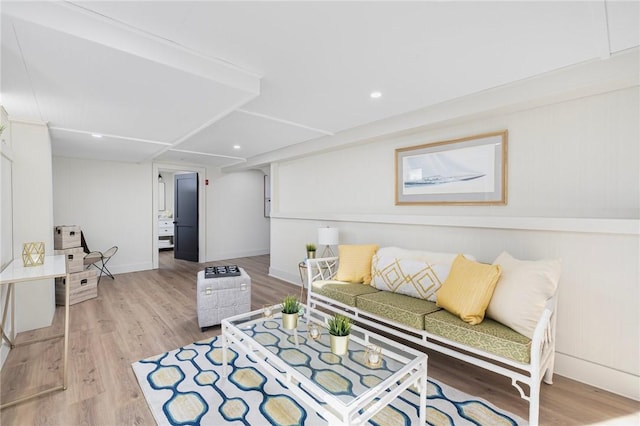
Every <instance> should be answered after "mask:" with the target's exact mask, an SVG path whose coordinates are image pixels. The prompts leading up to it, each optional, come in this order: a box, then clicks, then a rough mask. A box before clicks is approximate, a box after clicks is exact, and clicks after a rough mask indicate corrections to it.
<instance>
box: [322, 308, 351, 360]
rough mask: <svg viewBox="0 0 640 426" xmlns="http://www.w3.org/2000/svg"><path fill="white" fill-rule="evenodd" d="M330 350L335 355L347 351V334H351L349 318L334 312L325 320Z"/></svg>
mask: <svg viewBox="0 0 640 426" xmlns="http://www.w3.org/2000/svg"><path fill="white" fill-rule="evenodd" d="M327 330H328V331H329V339H330V343H331V352H332V353H334V354H336V355H344V354H346V353H347V347H348V346H349V334H351V319H350V318H349V317H345V316H344V315H340V314H335V315H334V316H333V317H332V318H330V319H329V321H328V322H327Z"/></svg>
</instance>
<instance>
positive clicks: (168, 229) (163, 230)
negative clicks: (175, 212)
mask: <svg viewBox="0 0 640 426" xmlns="http://www.w3.org/2000/svg"><path fill="white" fill-rule="evenodd" d="M158 248H159V249H165V248H173V219H160V220H158Z"/></svg>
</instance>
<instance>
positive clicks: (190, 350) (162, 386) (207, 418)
mask: <svg viewBox="0 0 640 426" xmlns="http://www.w3.org/2000/svg"><path fill="white" fill-rule="evenodd" d="M221 346H222V341H221V340H220V339H217V338H215V337H214V338H212V339H208V340H203V341H201V342H196V343H192V344H190V345H187V346H185V347H182V348H179V349H176V350H173V351H170V352H165V353H163V354H160V355H157V356H154V357H151V358H147V359H144V360H141V361H138V362H135V363H133V364H132V367H133V370H134V372H135V375H136V377H137V379H138V383H139V384H140V387H141V388H142V392H143V394H144V396H145V398H146V400H147V403H148V405H149V408H150V409H151V412H152V413H153V416H154V417H155V419H156V422H157V423H158V424H159V425H212V426H217V425H223V424H233V425H251V426H259V425H303V424H304V425H326V424H327V422H326V421H325V420H324V419H322V417H320V416H319V415H318V414H317V413H316V412H315V411H314V410H313V409H312V408H310V407H308V406H305V405H304V404H302V403H300V402H298V401H297V400H296V397H295V395H294V392H292V391H290V390H289V389H288V388H286V387H285V386H284V385H282V384H281V383H280V382H279V381H278V380H276V379H274V378H272V377H271V376H270V375H269V374H267V373H264V372H261V371H260V368H259V366H258V365H257V364H256V363H255V362H253V361H251V360H249V359H248V358H247V357H246V356H245V355H242V354H240V355H239V354H238V353H237V352H235V351H234V350H233V347H231V348H230V349H229V351H230V352H229V356H228V359H229V363H230V367H232V368H231V369H230V370H229V376H228V380H226V381H223V380H222V379H221V372H222V348H221ZM301 347H302V345H301ZM363 382H364V380H363ZM295 392H303V390H302V389H300V388H296V390H295ZM427 395H428V400H427V421H428V423H429V424H432V425H451V426H452V425H455V426H464V425H525V424H527V423H526V421H524V420H523V419H522V418H520V417H517V416H515V415H513V414H511V413H508V412H505V411H504V410H500V409H498V408H496V407H494V406H492V405H491V404H490V403H488V402H486V401H484V400H481V399H477V398H474V397H472V396H470V395H467V394H465V393H462V392H460V391H458V390H456V389H454V388H452V387H450V386H447V385H445V384H443V383H439V382H436V381H435V380H433V379H429V387H428V393H427ZM418 401H419V395H418V394H417V393H415V392H413V391H411V390H407V391H405V392H404V393H403V394H402V395H401V396H400V397H399V398H397V399H396V400H394V401H393V403H392V404H391V405H389V406H387V407H385V408H384V409H383V410H382V411H381V412H379V413H378V414H377V415H376V416H374V417H373V418H372V419H371V421H370V424H372V425H413V424H416V423H417V422H418V403H419V402H418Z"/></svg>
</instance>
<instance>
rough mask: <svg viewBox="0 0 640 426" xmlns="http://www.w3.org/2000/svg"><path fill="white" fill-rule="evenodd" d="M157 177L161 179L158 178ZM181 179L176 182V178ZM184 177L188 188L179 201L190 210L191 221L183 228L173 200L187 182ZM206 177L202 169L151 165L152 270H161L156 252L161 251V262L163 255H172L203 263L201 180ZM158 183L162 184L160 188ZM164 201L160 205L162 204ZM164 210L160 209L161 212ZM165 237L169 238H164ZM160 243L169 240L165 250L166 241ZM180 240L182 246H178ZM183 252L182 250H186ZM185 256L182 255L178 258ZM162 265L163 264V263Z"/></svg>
mask: <svg viewBox="0 0 640 426" xmlns="http://www.w3.org/2000/svg"><path fill="white" fill-rule="evenodd" d="M160 176H161V177H162V179H160ZM179 176H182V177H181V178H180V180H179V182H180V183H179V184H178V183H177V182H178V177H179ZM186 176H190V177H191V181H190V182H189V189H188V191H187V195H186V196H184V195H185V194H183V196H182V197H180V198H182V199H183V201H184V202H188V203H189V205H190V207H188V208H187V210H190V212H188V213H189V215H190V216H191V219H190V220H189V222H188V224H187V223H185V225H186V226H185V227H181V226H180V225H181V224H180V223H178V224H176V223H174V222H182V219H180V220H177V218H178V215H179V214H180V212H179V211H177V210H176V208H180V207H179V206H176V201H175V200H177V199H178V196H177V192H178V186H184V185H183V184H184V183H186V182H187V181H188V179H186V180H185V178H186ZM205 176H206V169H204V168H202V167H194V166H177V165H173V164H156V163H154V164H153V177H154V179H153V182H154V184H153V196H152V198H153V206H154V208H153V228H152V229H153V234H152V237H153V243H152V250H153V252H152V262H153V268H154V269H157V268H159V267H161V266H162V265H161V263H160V262H159V259H160V250H161V249H162V256H163V259H165V260H166V257H167V256H171V257H172V258H173V257H174V255H175V256H176V259H185V260H190V261H194V262H201V263H202V262H205V259H206V252H205V250H206V245H205V224H204V220H205V218H206V205H205V193H204V188H205V186H204V180H205ZM160 181H162V183H163V185H160V184H159V183H160ZM163 201H164V205H163V203H162V202H163ZM162 208H164V209H162ZM160 224H163V225H165V226H168V227H169V229H170V231H167V229H165V228H164V227H163V226H161V225H160ZM167 235H170V237H168V236H167ZM185 237H186V238H188V240H189V241H188V242H185V240H184V238H185ZM162 240H170V242H169V244H170V246H171V247H167V242H163V241H162ZM181 241H182V244H181ZM164 247H167V248H164ZM189 247H191V248H189ZM187 248H189V249H188V250H186V252H185V250H184V249H187ZM181 249H183V250H182V253H186V255H181V254H180V253H181ZM163 263H165V264H166V262H163Z"/></svg>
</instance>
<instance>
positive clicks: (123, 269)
mask: <svg viewBox="0 0 640 426" xmlns="http://www.w3.org/2000/svg"><path fill="white" fill-rule="evenodd" d="M107 268H109V271H111V273H112V274H126V273H127V272H138V271H147V270H149V269H153V263H152V262H144V263H130V264H127V265H113V266H112V265H111V264H107ZM91 269H93V270H94V271H98V270H97V269H95V268H91ZM98 273H100V271H98Z"/></svg>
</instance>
